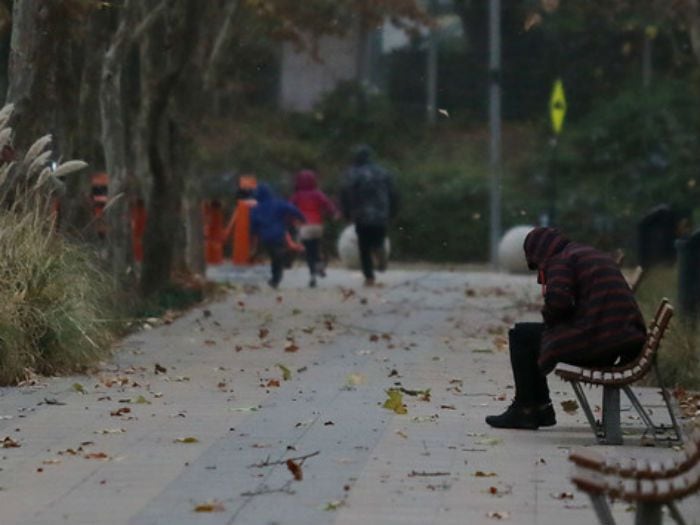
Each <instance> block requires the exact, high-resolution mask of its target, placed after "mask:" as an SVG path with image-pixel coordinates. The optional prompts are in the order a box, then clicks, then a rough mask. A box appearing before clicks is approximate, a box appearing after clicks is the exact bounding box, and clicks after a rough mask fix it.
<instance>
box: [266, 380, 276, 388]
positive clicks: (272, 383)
mask: <svg viewBox="0 0 700 525" xmlns="http://www.w3.org/2000/svg"><path fill="white" fill-rule="evenodd" d="M265 386H267V387H268V388H272V387H274V388H277V387H279V386H280V382H279V380H278V379H270V380H269V381H268V382H267V384H266V385H265Z"/></svg>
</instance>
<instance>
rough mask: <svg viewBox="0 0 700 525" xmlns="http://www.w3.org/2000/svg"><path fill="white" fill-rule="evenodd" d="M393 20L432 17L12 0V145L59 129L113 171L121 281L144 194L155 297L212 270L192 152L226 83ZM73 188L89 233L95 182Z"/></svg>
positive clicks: (65, 148) (247, 4)
mask: <svg viewBox="0 0 700 525" xmlns="http://www.w3.org/2000/svg"><path fill="white" fill-rule="evenodd" d="M387 17H392V18H395V19H396V20H397V21H400V22H401V23H402V24H404V25H405V27H406V29H407V30H413V29H415V28H416V27H418V25H420V24H425V23H428V17H427V15H426V14H425V13H424V11H423V10H422V9H421V7H420V6H419V5H418V2H416V1H415V0H379V1H377V0H307V1H304V2H298V1H297V0H208V1H206V2H200V1H197V0H116V1H112V2H103V1H97V0H48V1H47V0H15V1H14V2H4V3H3V4H2V10H1V11H0V21H2V22H3V23H1V24H0V30H1V29H2V28H3V27H4V28H5V31H6V34H7V35H9V40H10V53H9V64H8V81H7V102H11V103H13V104H14V105H15V121H14V123H13V124H14V128H15V130H16V133H15V137H14V145H15V147H16V148H17V149H18V150H20V151H21V150H24V149H26V148H27V147H28V145H29V143H30V142H31V141H32V140H33V139H34V138H36V137H38V136H40V135H43V134H45V133H46V132H47V131H48V132H51V133H52V134H53V135H54V139H55V146H56V149H57V150H58V152H59V154H60V155H61V156H62V157H63V158H73V157H76V158H82V159H85V160H86V161H88V162H89V163H90V164H91V165H93V166H95V167H98V166H104V168H105V170H106V171H107V173H109V176H110V185H109V205H108V208H109V211H108V213H107V217H108V224H109V262H110V265H111V271H112V273H113V275H114V277H115V279H116V280H118V281H123V280H125V279H127V275H128V273H129V268H130V267H131V266H132V261H131V257H132V256H131V253H130V248H129V247H130V242H129V239H130V235H129V220H128V207H129V201H130V199H131V198H132V197H133V196H136V195H139V194H145V195H146V197H147V198H146V202H147V203H148V217H149V220H148V225H147V230H146V233H145V247H146V249H145V254H144V262H143V268H142V274H141V289H142V291H143V292H144V293H145V294H147V295H148V294H151V293H154V292H156V291H158V290H160V289H162V288H163V287H164V286H166V285H167V284H168V279H169V277H170V275H171V272H172V270H173V268H175V267H176V266H177V265H187V266H189V267H190V268H191V269H192V270H194V271H198V270H201V268H202V261H201V253H202V250H201V248H200V247H201V239H198V237H199V236H201V231H202V228H201V224H200V221H201V218H200V216H199V204H198V189H199V188H198V187H199V185H200V184H201V179H200V177H198V176H197V169H196V165H195V163H194V161H193V158H194V154H195V152H196V147H195V144H196V141H197V138H198V136H199V135H200V134H201V132H202V127H203V124H202V123H204V122H206V121H207V117H209V116H212V115H216V114H217V113H218V112H219V111H220V109H221V108H220V101H221V100H222V99H223V98H224V97H226V96H227V95H230V93H231V91H234V92H235V89H236V86H232V85H231V84H232V83H231V82H230V81H229V79H230V77H231V76H234V77H235V71H236V68H237V66H238V65H239V64H240V63H242V62H244V61H246V60H250V57H249V56H246V55H247V53H249V52H251V51H253V50H254V46H253V45H252V43H253V42H255V41H256V40H257V39H266V40H269V39H274V40H287V41H293V42H294V43H295V44H296V45H297V46H299V47H305V48H308V49H309V50H311V52H313V50H314V46H315V45H316V42H317V41H318V38H319V37H321V36H323V35H343V34H346V33H348V32H350V31H355V30H359V31H363V30H367V29H368V28H370V27H374V26H375V25H377V24H379V23H380V22H381V21H383V20H384V19H386V18H387ZM67 184H68V191H67V192H66V195H64V197H63V203H62V204H63V206H62V210H63V224H64V225H65V229H66V231H67V232H69V233H70V232H81V231H84V226H85V224H86V223H87V222H88V221H89V220H90V213H89V209H88V202H87V200H86V199H85V197H84V196H86V195H88V194H89V189H88V184H89V182H88V181H87V180H86V178H81V179H80V180H78V179H77V178H76V180H74V181H67ZM185 237H188V238H187V241H189V242H186V239H185ZM185 245H187V246H190V247H192V249H191V250H189V254H184V253H182V252H183V250H182V247H183V246H185Z"/></svg>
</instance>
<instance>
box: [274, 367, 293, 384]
mask: <svg viewBox="0 0 700 525" xmlns="http://www.w3.org/2000/svg"><path fill="white" fill-rule="evenodd" d="M275 366H276V367H277V368H279V369H280V370H282V379H283V380H285V381H289V380H290V379H291V378H292V371H291V370H290V369H289V368H287V367H286V366H284V365H283V364H282V363H277V364H276V365H275Z"/></svg>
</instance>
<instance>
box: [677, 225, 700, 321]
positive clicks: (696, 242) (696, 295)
mask: <svg viewBox="0 0 700 525" xmlns="http://www.w3.org/2000/svg"><path fill="white" fill-rule="evenodd" d="M675 245H676V252H677V253H678V306H679V313H680V314H681V315H682V316H683V317H684V318H686V319H689V320H694V319H696V318H697V316H698V313H699V312H700V230H697V231H695V232H694V233H693V234H692V235H691V236H690V237H684V238H682V239H677V240H676V242H675Z"/></svg>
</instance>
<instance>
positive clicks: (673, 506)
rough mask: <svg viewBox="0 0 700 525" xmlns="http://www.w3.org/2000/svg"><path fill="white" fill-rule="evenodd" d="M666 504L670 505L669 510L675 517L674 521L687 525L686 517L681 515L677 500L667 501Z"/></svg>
mask: <svg viewBox="0 0 700 525" xmlns="http://www.w3.org/2000/svg"><path fill="white" fill-rule="evenodd" d="M666 506H667V507H668V510H669V511H670V513H671V517H672V518H673V521H675V522H676V523H678V525H687V524H686V522H685V519H684V518H683V516H682V515H681V513H680V511H679V510H678V507H677V506H676V504H675V502H673V501H672V502H670V503H667V504H666Z"/></svg>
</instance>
